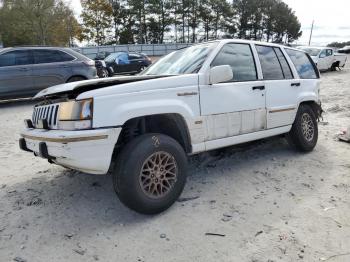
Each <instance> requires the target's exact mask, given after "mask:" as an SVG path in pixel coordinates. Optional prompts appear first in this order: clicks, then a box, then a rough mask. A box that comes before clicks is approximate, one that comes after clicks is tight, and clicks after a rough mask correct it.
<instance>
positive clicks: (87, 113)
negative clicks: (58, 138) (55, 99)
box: [58, 98, 93, 130]
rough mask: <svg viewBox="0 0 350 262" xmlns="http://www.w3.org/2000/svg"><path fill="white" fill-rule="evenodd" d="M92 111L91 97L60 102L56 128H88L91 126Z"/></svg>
mask: <svg viewBox="0 0 350 262" xmlns="http://www.w3.org/2000/svg"><path fill="white" fill-rule="evenodd" d="M92 111H93V100H92V98H91V99H85V100H79V101H69V102H64V103H61V104H60V109H59V113H58V128H59V129H63V130H76V129H89V128H91V127H92Z"/></svg>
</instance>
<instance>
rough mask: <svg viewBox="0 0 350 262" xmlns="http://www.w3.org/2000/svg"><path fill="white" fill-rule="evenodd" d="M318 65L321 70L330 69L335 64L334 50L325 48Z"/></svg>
mask: <svg viewBox="0 0 350 262" xmlns="http://www.w3.org/2000/svg"><path fill="white" fill-rule="evenodd" d="M319 57H320V58H319V60H318V63H317V67H318V69H319V70H328V69H329V68H331V66H332V64H333V58H334V57H333V50H332V49H323V50H322V52H321V53H320V55H319Z"/></svg>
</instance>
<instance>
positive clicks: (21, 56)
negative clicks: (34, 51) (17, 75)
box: [0, 50, 32, 67]
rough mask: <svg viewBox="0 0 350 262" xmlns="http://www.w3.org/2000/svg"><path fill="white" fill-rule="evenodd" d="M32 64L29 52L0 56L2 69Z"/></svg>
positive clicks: (14, 52)
mask: <svg viewBox="0 0 350 262" xmlns="http://www.w3.org/2000/svg"><path fill="white" fill-rule="evenodd" d="M30 64H32V59H31V55H30V52H29V51H26V50H17V51H11V52H7V53H5V54H2V55H0V67H5V66H21V65H30Z"/></svg>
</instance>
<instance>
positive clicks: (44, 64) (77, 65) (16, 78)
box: [0, 47, 97, 99]
mask: <svg viewBox="0 0 350 262" xmlns="http://www.w3.org/2000/svg"><path fill="white" fill-rule="evenodd" d="M96 77H97V73H96V67H95V62H94V61H93V60H91V59H90V58H88V57H86V56H84V55H82V54H80V53H78V52H75V51H73V50H71V49H69V48H56V47H16V48H5V49H1V50H0V99H10V98H18V97H30V96H33V95H35V94H36V93H38V92H39V91H40V90H42V89H45V88H47V87H50V86H53V85H58V84H62V83H67V82H74V81H80V80H85V79H93V78H96Z"/></svg>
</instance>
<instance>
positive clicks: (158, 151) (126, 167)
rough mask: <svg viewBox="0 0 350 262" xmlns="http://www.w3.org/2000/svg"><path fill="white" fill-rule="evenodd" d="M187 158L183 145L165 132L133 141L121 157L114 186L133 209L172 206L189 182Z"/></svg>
mask: <svg viewBox="0 0 350 262" xmlns="http://www.w3.org/2000/svg"><path fill="white" fill-rule="evenodd" d="M186 168H187V157H186V154H185V152H184V150H183V148H182V147H181V146H180V144H179V143H178V142H177V141H175V140H174V139H173V138H171V137H169V136H165V135H162V134H145V135H141V136H139V137H137V138H135V139H134V140H132V141H131V142H129V143H128V144H127V145H126V146H125V147H124V148H123V149H122V151H121V152H120V154H119V156H118V157H117V161H116V165H115V169H114V172H113V173H112V176H113V185H114V189H115V191H116V193H117V195H118V196H119V198H120V200H121V201H122V202H123V203H124V204H125V205H126V206H127V207H129V208H130V209H133V210H135V211H137V212H139V213H143V214H156V213H160V212H162V211H164V210H166V209H168V208H169V207H170V206H171V205H172V204H173V203H174V202H175V201H176V200H177V199H178V197H179V196H180V194H181V193H182V190H183V188H184V186H185V182H186Z"/></svg>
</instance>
